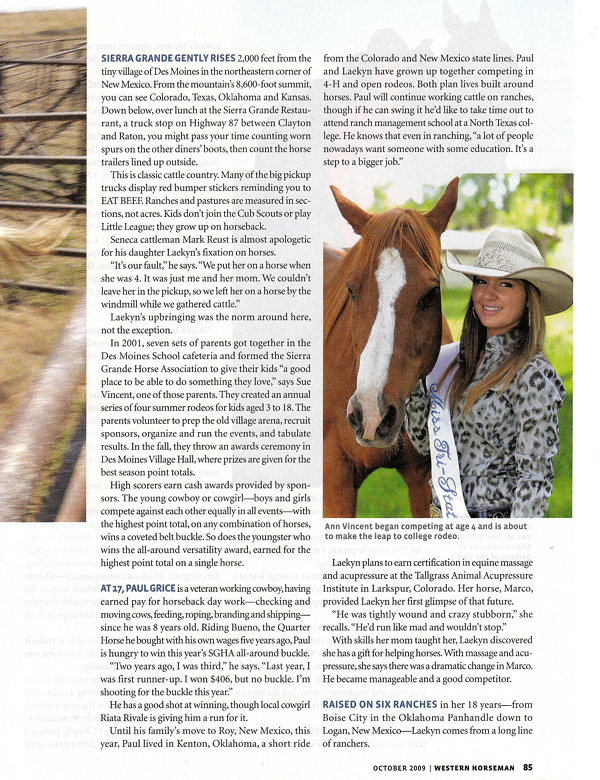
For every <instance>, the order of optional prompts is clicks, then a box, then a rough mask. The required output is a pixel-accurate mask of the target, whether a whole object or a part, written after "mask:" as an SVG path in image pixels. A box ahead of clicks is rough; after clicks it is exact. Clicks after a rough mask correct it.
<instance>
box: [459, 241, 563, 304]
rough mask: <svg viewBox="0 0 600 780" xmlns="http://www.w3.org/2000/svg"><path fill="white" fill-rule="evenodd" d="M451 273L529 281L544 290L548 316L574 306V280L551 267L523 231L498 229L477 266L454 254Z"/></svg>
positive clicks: (476, 263) (487, 242)
mask: <svg viewBox="0 0 600 780" xmlns="http://www.w3.org/2000/svg"><path fill="white" fill-rule="evenodd" d="M446 264H447V266H448V268H449V269H450V270H451V271H458V272H459V273H461V274H465V275H466V276H468V277H469V279H473V276H494V277H498V278H504V279H526V280H527V281H528V282H531V284H533V285H534V286H535V287H537V289H538V290H539V291H540V302H541V305H542V310H543V312H544V314H558V313H559V312H561V311H564V310H565V309H568V308H569V306H571V305H572V303H573V278H572V277H571V276H569V274H567V273H565V272H564V271H560V270H558V268H548V267H547V266H546V264H545V262H544V258H543V257H542V255H541V254H540V251H539V249H538V248H537V246H536V245H535V244H534V243H533V241H532V240H531V239H530V238H529V236H528V235H526V234H525V233H523V231H522V230H508V229H507V228H498V229H497V230H493V231H492V232H491V233H490V234H489V236H488V237H487V238H486V240H485V243H484V245H483V248H482V250H481V252H480V253H479V256H478V257H477V260H476V261H475V265H464V264H463V263H461V262H460V260H458V259H457V258H456V257H454V255H452V254H451V253H450V252H447V253H446Z"/></svg>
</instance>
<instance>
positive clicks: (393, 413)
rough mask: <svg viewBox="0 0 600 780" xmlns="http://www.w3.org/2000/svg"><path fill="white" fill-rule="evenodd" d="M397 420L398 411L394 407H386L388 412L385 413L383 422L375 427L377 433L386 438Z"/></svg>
mask: <svg viewBox="0 0 600 780" xmlns="http://www.w3.org/2000/svg"><path fill="white" fill-rule="evenodd" d="M397 419H398V410H397V409H396V407H395V406H394V405H393V404H392V405H391V406H388V410H387V412H386V413H385V417H384V418H383V420H382V421H381V422H380V423H379V426H378V427H377V432H378V433H379V434H380V435H381V436H384V437H385V436H388V434H390V433H391V432H392V431H393V430H394V427H395V425H396V420H397Z"/></svg>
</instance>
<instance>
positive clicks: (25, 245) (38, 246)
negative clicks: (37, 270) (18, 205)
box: [0, 214, 73, 272]
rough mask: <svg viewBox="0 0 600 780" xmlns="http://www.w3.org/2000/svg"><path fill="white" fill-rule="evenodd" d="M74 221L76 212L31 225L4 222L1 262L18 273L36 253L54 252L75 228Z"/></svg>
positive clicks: (0, 239)
mask: <svg viewBox="0 0 600 780" xmlns="http://www.w3.org/2000/svg"><path fill="white" fill-rule="evenodd" d="M72 221H73V215H72V214H64V215H63V216H61V217H47V218H43V219H39V220H37V222H34V223H33V224H32V225H29V226H27V227H17V226H14V225H11V224H9V223H8V222H0V264H2V265H4V266H7V267H8V268H10V269H11V270H12V271H13V272H14V271H15V270H16V269H17V268H19V267H20V266H22V265H26V264H27V263H28V261H29V260H30V258H31V257H32V256H39V255H46V254H48V253H50V252H52V250H54V249H56V247H57V246H58V245H59V244H60V243H61V241H62V240H63V239H64V238H65V237H66V235H67V234H68V232H69V231H70V230H71V227H72Z"/></svg>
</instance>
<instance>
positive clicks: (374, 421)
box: [346, 394, 404, 449]
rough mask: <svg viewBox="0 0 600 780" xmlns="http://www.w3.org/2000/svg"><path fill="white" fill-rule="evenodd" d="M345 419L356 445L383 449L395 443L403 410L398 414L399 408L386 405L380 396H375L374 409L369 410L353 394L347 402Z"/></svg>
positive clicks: (402, 419) (393, 405) (402, 417)
mask: <svg viewBox="0 0 600 780" xmlns="http://www.w3.org/2000/svg"><path fill="white" fill-rule="evenodd" d="M402 407H404V404H402ZM346 417H347V419H348V424H349V425H350V427H351V428H352V430H353V431H354V434H355V436H356V441H357V442H358V444H360V445H361V446H362V447H380V448H382V449H383V448H385V447H391V446H392V445H394V444H395V443H396V441H397V439H398V436H399V434H400V431H401V430H402V423H403V422H404V408H402V413H400V409H399V406H398V405H396V404H393V403H391V404H388V403H386V402H385V401H384V400H383V396H382V395H381V394H379V395H378V396H377V405H376V408H374V407H373V406H371V408H369V407H368V406H367V405H366V404H365V405H363V404H361V403H360V402H359V400H358V399H357V397H356V394H355V395H353V396H352V398H351V399H350V400H349V401H348V407H347V409H346Z"/></svg>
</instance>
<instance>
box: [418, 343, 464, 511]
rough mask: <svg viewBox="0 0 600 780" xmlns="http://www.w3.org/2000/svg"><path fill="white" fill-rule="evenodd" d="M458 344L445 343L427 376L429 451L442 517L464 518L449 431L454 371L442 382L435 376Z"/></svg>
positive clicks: (460, 488) (442, 371) (452, 442)
mask: <svg viewBox="0 0 600 780" xmlns="http://www.w3.org/2000/svg"><path fill="white" fill-rule="evenodd" d="M458 348H459V343H458V342H457V341H456V342H454V343H453V344H445V345H444V346H443V347H442V348H441V350H440V356H439V358H438V361H437V363H436V364H435V366H434V368H433V371H432V372H431V373H430V374H429V375H428V376H427V380H426V384H427V392H428V393H429V401H430V405H429V419H428V421H427V424H428V428H429V442H430V444H429V447H430V450H431V477H432V481H433V486H434V488H435V492H436V493H437V495H438V498H439V499H440V504H441V512H442V517H443V518H447V519H455V520H468V519H469V513H468V512H467V508H466V506H465V501H464V498H463V493H462V486H461V482H460V469H459V467H458V455H457V452H456V444H455V442H454V435H453V433H452V420H451V417H450V403H449V398H448V393H447V390H448V386H449V384H450V382H451V380H452V377H453V376H454V373H455V370H456V369H455V370H454V371H451V372H450V374H449V375H448V376H447V377H446V378H445V380H444V383H443V385H439V379H440V377H441V376H442V374H443V373H444V371H445V370H446V368H447V367H448V366H449V365H450V363H451V362H452V361H453V360H454V358H455V357H456V356H457V355H458Z"/></svg>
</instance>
